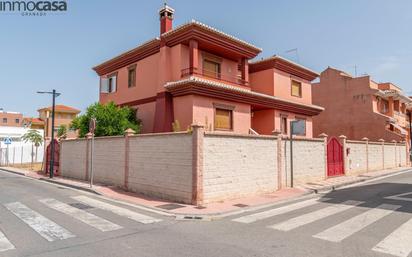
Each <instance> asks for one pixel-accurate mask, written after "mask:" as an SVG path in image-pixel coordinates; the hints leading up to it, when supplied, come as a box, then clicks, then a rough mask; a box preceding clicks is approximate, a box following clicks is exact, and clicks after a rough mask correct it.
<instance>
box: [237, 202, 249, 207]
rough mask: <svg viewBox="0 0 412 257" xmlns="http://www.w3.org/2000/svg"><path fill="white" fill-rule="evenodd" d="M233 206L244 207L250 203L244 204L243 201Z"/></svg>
mask: <svg viewBox="0 0 412 257" xmlns="http://www.w3.org/2000/svg"><path fill="white" fill-rule="evenodd" d="M233 206H236V207H240V208H244V207H248V206H249V205H247V204H243V203H238V204H234V205H233Z"/></svg>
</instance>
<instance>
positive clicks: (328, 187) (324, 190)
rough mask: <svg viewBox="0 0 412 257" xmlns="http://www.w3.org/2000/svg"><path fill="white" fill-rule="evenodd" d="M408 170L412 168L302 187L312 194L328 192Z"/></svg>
mask: <svg viewBox="0 0 412 257" xmlns="http://www.w3.org/2000/svg"><path fill="white" fill-rule="evenodd" d="M408 170H409V171H411V170H412V169H411V168H407V169H403V170H399V171H396V172H393V173H387V174H381V175H378V176H372V177H364V178H359V179H358V180H356V181H349V182H343V183H341V184H337V185H332V186H324V187H321V188H316V189H312V188H304V189H305V190H308V191H311V192H312V193H314V194H320V193H326V192H330V191H335V190H336V189H339V188H342V187H346V186H349V185H354V184H357V183H362V182H366V181H369V180H373V179H378V178H381V177H385V176H388V175H391V176H396V175H398V174H401V173H404V172H405V171H408Z"/></svg>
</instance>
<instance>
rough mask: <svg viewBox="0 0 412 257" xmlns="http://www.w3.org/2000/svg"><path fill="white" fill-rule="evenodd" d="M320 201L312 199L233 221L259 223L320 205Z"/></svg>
mask: <svg viewBox="0 0 412 257" xmlns="http://www.w3.org/2000/svg"><path fill="white" fill-rule="evenodd" d="M318 200H319V198H316V199H310V200H306V201H302V202H298V203H294V204H290V205H286V206H282V207H279V208H276V209H271V210H267V211H263V212H259V213H255V214H251V215H247V216H242V217H240V218H237V219H233V221H236V222H241V223H252V222H255V221H258V220H263V219H267V218H270V217H274V216H277V215H281V214H285V213H288V212H291V211H295V210H298V209H302V208H305V207H308V206H311V205H315V204H317V203H319V201H318Z"/></svg>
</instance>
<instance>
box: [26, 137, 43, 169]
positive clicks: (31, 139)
mask: <svg viewBox="0 0 412 257" xmlns="http://www.w3.org/2000/svg"><path fill="white" fill-rule="evenodd" d="M21 139H22V140H23V141H24V142H31V143H32V146H31V168H32V169H33V146H35V147H36V160H37V152H38V148H39V146H40V145H41V143H42V142H43V137H42V136H41V134H40V132H39V131H37V130H35V129H31V130H29V131H27V132H26V134H24V135H23V136H22V137H21Z"/></svg>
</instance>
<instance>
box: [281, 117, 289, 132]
mask: <svg viewBox="0 0 412 257" xmlns="http://www.w3.org/2000/svg"><path fill="white" fill-rule="evenodd" d="M280 130H281V132H282V134H283V135H287V134H288V118H287V117H285V116H283V117H281V124H280Z"/></svg>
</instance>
